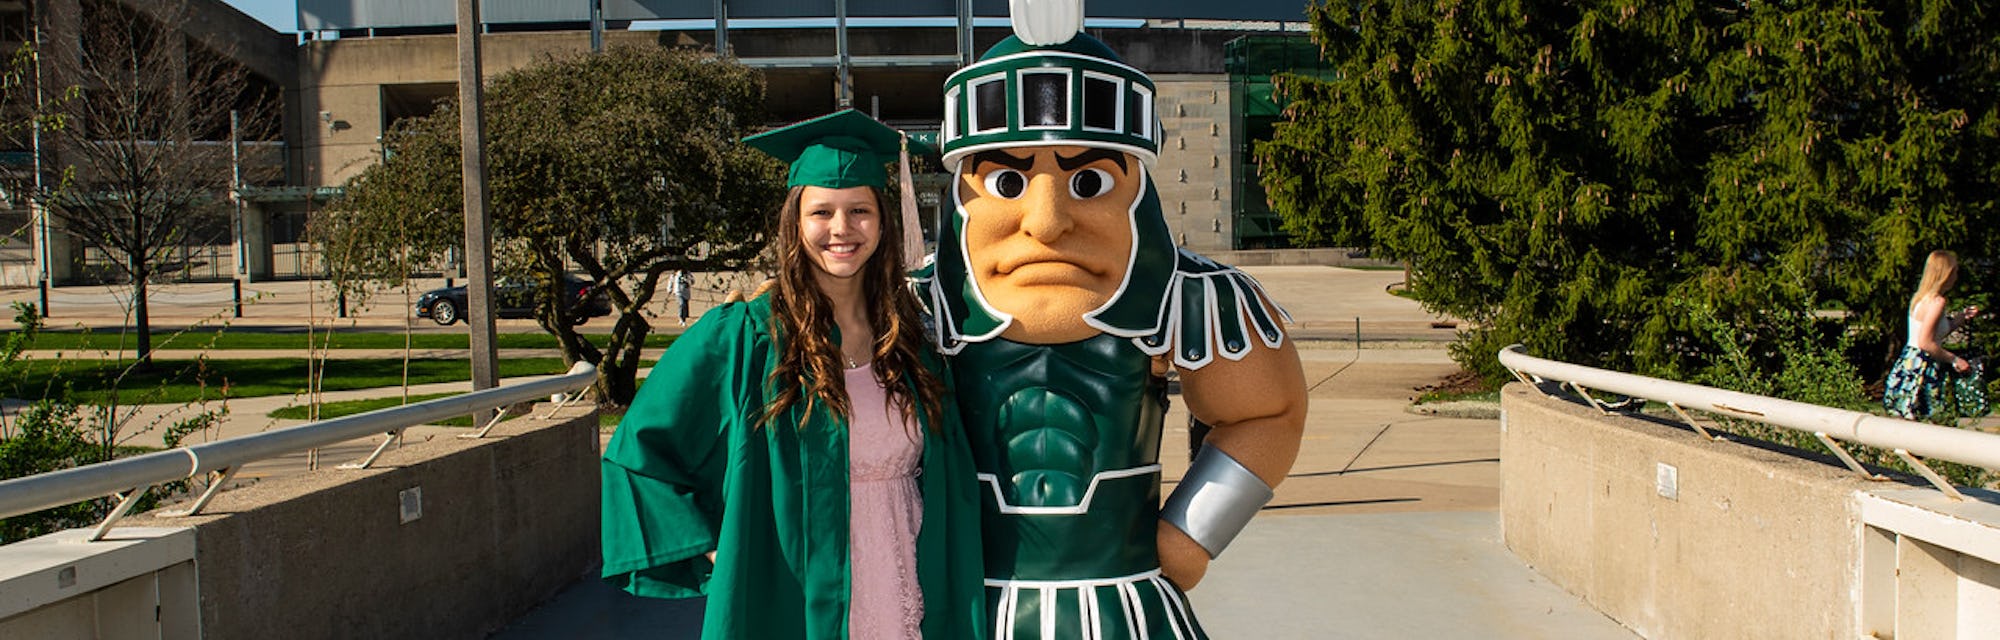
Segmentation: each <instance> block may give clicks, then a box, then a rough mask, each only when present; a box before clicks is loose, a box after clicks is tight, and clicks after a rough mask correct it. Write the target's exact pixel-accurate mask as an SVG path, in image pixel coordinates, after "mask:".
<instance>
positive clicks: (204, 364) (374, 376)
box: [5, 358, 569, 404]
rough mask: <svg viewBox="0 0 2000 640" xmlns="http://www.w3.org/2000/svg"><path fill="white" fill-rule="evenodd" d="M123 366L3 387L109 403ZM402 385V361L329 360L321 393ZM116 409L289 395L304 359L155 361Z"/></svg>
mask: <svg viewBox="0 0 2000 640" xmlns="http://www.w3.org/2000/svg"><path fill="white" fill-rule="evenodd" d="M126 365H127V363H120V362H109V361H102V360H24V361H21V362H20V363H18V365H17V366H18V367H19V369H18V370H17V371H18V375H20V376H21V377H20V378H17V379H15V380H10V381H7V382H6V385H5V386H6V388H5V391H6V395H8V396H10V397H16V398H40V397H44V395H45V394H44V393H43V390H44V389H45V388H46V387H48V386H53V385H57V384H69V385H71V388H72V390H73V391H75V393H76V396H75V399H76V401H77V402H78V403H82V404H105V403H109V402H110V401H111V392H110V389H111V388H112V387H113V386H114V383H115V378H116V376H117V375H118V373H119V372H120V371H122V370H123V368H124V367H125V366H126ZM499 365H500V377H503V378H506V377H513V376H528V375H541V374H551V373H562V372H564V371H567V370H568V369H569V367H567V366H564V365H563V362H562V358H514V359H502V360H501V361H500V363H499ZM471 378H472V371H471V368H470V366H469V365H468V364H467V363H466V361H465V360H457V359H449V360H447V359H429V360H411V361H410V384H426V383H432V382H455V381H459V380H469V379H471ZM402 383H403V361H402V359H400V358H396V359H382V360H332V361H329V362H328V365H327V370H326V375H325V377H324V380H323V382H322V384H321V386H320V388H321V389H322V390H325V391H341V390H347V389H373V388H377V387H395V386H400V385H401V384H402ZM116 386H117V387H118V388H119V389H120V390H121V391H120V392H119V394H118V401H119V403H120V404H133V403H142V404H156V403H181V402H190V401H194V400H199V399H219V398H221V397H222V395H223V389H224V388H225V387H226V388H227V389H228V395H229V397H231V398H250V397H256V396H272V395H291V394H294V393H299V392H302V391H303V390H304V389H305V388H306V360H305V359H304V358H270V359H257V360H208V361H199V360H157V361H155V364H154V366H153V368H152V369H151V370H150V371H145V372H134V373H133V374H131V375H130V376H128V377H126V378H125V380H124V381H123V383H122V384H116Z"/></svg>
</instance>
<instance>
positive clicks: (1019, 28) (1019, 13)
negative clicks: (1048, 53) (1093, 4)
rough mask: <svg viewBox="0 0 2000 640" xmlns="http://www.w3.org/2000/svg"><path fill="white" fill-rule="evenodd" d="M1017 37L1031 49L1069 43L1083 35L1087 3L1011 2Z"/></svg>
mask: <svg viewBox="0 0 2000 640" xmlns="http://www.w3.org/2000/svg"><path fill="white" fill-rule="evenodd" d="M1007 13H1008V16H1009V18H1010V19H1011V20H1012V22H1013V23H1014V35H1016V36H1019V37H1020V38H1021V42H1025V43H1027V44H1029V45H1030V46H1037V47H1043V46H1048V45H1055V44H1062V43H1065V42H1069V39H1070V38H1074V37H1076V34H1078V33H1080V32H1082V31H1083V0H1007Z"/></svg>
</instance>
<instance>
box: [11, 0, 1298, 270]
mask: <svg viewBox="0 0 2000 640" xmlns="http://www.w3.org/2000/svg"><path fill="white" fill-rule="evenodd" d="M94 1H98V2H122V3H134V4H137V3H136V2H135V0H94ZM847 2H849V3H852V4H854V5H855V6H854V9H855V10H856V11H855V15H858V16H863V17H860V18H855V19H853V20H852V21H830V20H827V19H825V18H826V16H825V15H824V14H827V13H829V11H830V9H831V8H833V5H832V4H829V5H828V6H827V7H819V6H813V7H802V6H794V5H799V4H801V3H797V2H788V1H779V0H764V1H762V2H752V1H751V0H734V1H724V0H718V1H716V2H714V3H684V2H683V3H659V2H651V1H650V0H614V1H607V2H605V3H604V9H605V14H603V15H602V16H601V18H602V19H601V20H599V21H597V22H596V23H597V24H598V25H599V27H598V28H597V29H593V28H592V21H590V20H588V12H587V9H586V10H585V13H584V14H582V15H584V16H585V19H584V20H577V19H576V18H577V17H578V14H577V12H576V10H575V9H574V8H570V7H567V6H565V7H547V6H545V5H547V4H548V3H517V2H496V1H489V2H486V3H485V7H486V9H485V10H484V11H485V12H486V17H487V18H488V23H487V25H486V29H485V33H484V35H483V42H482V47H483V49H484V52H485V53H484V56H485V60H484V66H485V70H486V73H487V76H488V77H489V78H490V77H492V76H494V75H497V74H501V73H505V72H507V71H509V70H513V69H518V68H521V67H524V66H527V65H530V64H534V63H536V62H539V61H543V60H547V59H549V58H551V57H560V56H567V55H582V54H585V53H587V52H588V51H590V50H591V48H592V46H593V42H594V41H595V42H599V43H601V46H605V47H616V46H642V47H688V48H697V49H702V50H707V51H717V50H718V49H719V50H721V51H724V52H726V53H727V54H728V55H731V56H733V57H735V58H736V59H738V60H740V61H742V62H744V63H745V64H748V65H750V66H752V67H755V68H758V69H759V70H761V72H762V73H763V74H764V77H765V81H766V85H767V92H766V95H767V105H766V112H767V114H769V117H770V118H771V120H772V121H773V122H771V124H781V123H785V122H790V121H796V120H799V119H804V118H808V117H811V116H815V115H819V114H822V113H826V112H829V111H832V110H834V109H837V108H840V107H843V106H853V107H855V108H857V109H861V110H863V111H865V112H870V113H873V114H875V115H876V116H877V117H879V118H881V119H882V120H884V121H886V122H889V123H890V124H892V125H895V126H897V127H899V128H903V129H906V130H912V131H925V130H929V131H935V130H936V129H937V127H938V126H939V124H940V123H941V122H942V120H943V104H942V97H941V93H940V88H941V86H942V85H943V83H944V79H945V77H946V76H948V75H950V74H951V73H952V72H953V71H955V70H957V69H958V68H959V67H960V66H962V65H963V64H965V63H967V62H969V61H970V60H972V59H973V58H974V57H975V56H976V55H977V53H978V52H982V51H984V50H985V49H986V48H988V47H990V46H991V45H992V44H994V43H996V42H998V41H1000V40H1001V39H1003V38H1005V37H1006V36H1007V35H1009V33H1010V30H1009V29H1008V28H1007V27H1005V26H1004V24H1005V21H1004V18H1001V17H996V16H1004V15H1005V6H1004V3H997V2H988V1H986V0H980V1H979V2H971V1H970V0H943V1H942V2H940V1H938V0H930V1H929V2H918V3H915V4H910V3H902V4H904V5H908V6H907V8H906V9H905V10H907V11H909V12H910V13H907V14H902V15H922V14H923V12H925V11H935V10H936V9H938V8H939V7H931V6H929V5H932V4H936V5H939V6H940V7H943V12H944V13H946V14H949V13H951V10H952V9H951V7H952V5H953V4H954V3H956V4H958V5H959V7H958V8H959V9H961V10H962V11H961V12H960V13H959V15H957V16H956V17H951V16H947V17H944V18H907V17H904V18H881V17H875V18H867V17H866V16H870V15H875V16H881V15H894V14H891V13H888V12H891V11H893V10H895V7H896V5H892V4H884V3H870V2H868V1H867V0H847ZM45 3H48V4H52V5H59V4H61V3H49V2H47V0H27V1H26V2H24V3H19V4H25V5H26V6H27V8H26V9H24V11H26V13H27V21H28V22H31V23H32V22H34V21H36V20H40V21H41V22H40V24H42V26H43V29H44V31H45V33H44V36H43V37H44V39H45V40H46V41H64V42H73V41H80V40H81V38H77V37H70V36H68V35H65V34H64V32H63V25H62V24H61V23H60V22H59V21H57V20H51V19H50V17H51V16H52V15H57V14H60V11H54V12H46V11H45V12H36V11H34V6H36V5H40V4H45ZM194 4H195V5H196V6H197V8H198V9H197V16H198V18H197V20H196V21H195V22H194V26H193V27H191V28H190V31H191V32H192V31H193V30H195V29H202V30H204V31H205V32H217V31H218V30H221V31H223V32H234V33H237V34H239V35H238V36H236V37H238V38H240V39H242V40H244V41H245V42H255V43H258V44H257V45H256V46H253V47H242V48H239V51H240V53H239V57H240V58H241V60H242V63H243V64H245V65H247V66H251V67H253V68H255V69H259V70H260V73H262V72H263V71H262V70H266V69H270V70H278V71H276V72H271V73H265V75H270V76H273V77H271V78H270V79H269V81H270V82H272V83H273V84H276V85H279V86H281V87H283V89H284V91H283V96H284V100H285V103H286V104H285V109H284V113H285V114H286V123H285V125H284V128H283V129H284V140H283V142H284V145H285V149H286V152H285V154H284V158H285V164H286V171H284V174H285V175H286V180H285V186H273V187H266V188H261V189H255V190H252V192H251V193H249V197H248V198H246V200H247V201H248V203H247V209H248V213H247V214H246V216H245V219H246V222H245V224H243V225H241V226H242V227H243V228H244V229H245V231H244V233H243V236H244V237H242V238H241V239H240V243H241V244H243V245H244V247H245V248H244V249H243V250H242V251H240V252H239V253H238V254H237V255H239V256H241V257H238V258H234V260H238V261H241V262H242V264H240V265H238V266H237V267H236V268H235V269H228V270H225V269H214V270H212V271H211V273H210V277H213V276H214V275H215V274H220V273H227V272H230V271H233V272H235V273H237V274H238V276H237V277H241V278H244V279H248V280H262V279H270V278H287V277H312V276H313V275H315V272H314V268H313V266H312V264H313V262H314V260H313V255H312V251H311V249H310V247H309V246H308V245H307V244H306V243H305V238H304V232H305V220H306V216H307V212H308V211H309V210H310V208H311V207H313V206H315V204H316V203H320V202H323V201H324V199H325V198H326V197H328V196H329V195H330V194H332V193H336V192H337V188H338V187H339V185H341V184H342V183H344V182H345V181H346V180H348V179H349V178H352V177H353V176H355V175H357V174H358V173H360V172H361V171H362V170H363V169H365V168H366V167H368V166H370V165H371V164H373V163H374V162H376V161H378V160H379V158H380V157H381V147H380V137H381V135H382V134H383V132H384V131H386V130H388V129H389V128H390V127H393V126H394V125H395V123H396V122H397V121H399V120H401V119H404V118H410V117H417V116H421V115H424V114H427V113H429V112H431V111H432V110H433V109H434V108H435V107H434V105H435V103H436V101H437V100H440V99H445V98H450V97H454V96H456V94H457V77H458V76H457V65H458V60H457V45H456V35H455V34H454V31H455V29H454V28H453V27H452V26H451V25H449V24H441V23H440V21H441V20H443V19H449V17H450V14H449V13H448V12H445V13H439V12H438V11H437V10H436V8H435V7H432V8H429V9H423V10H422V11H419V10H418V9H417V8H412V7H414V6H415V5H411V6H409V7H406V6H404V3H400V2H388V1H386V0H383V1H380V2H378V1H375V0H301V2H300V13H299V24H300V27H301V29H302V31H301V34H300V35H298V36H291V35H289V34H281V33H278V32H276V31H273V30H270V29H268V28H266V27H264V26H263V25H261V24H258V23H256V22H255V21H254V20H249V19H248V18H247V17H245V16H243V15H242V14H241V13H238V12H236V11H235V10H234V9H232V8H229V7H228V6H227V5H224V4H222V3H221V2H219V1H218V0H195V2H194ZM434 4H440V5H441V4H443V3H434ZM576 4H579V5H581V4H584V3H576ZM1217 4H1220V3H1192V2H1179V3H1168V4H1167V5H1157V6H1156V5H1150V4H1146V3H1131V2H1125V3H1122V4H1121V3H1120V2H1098V3H1092V5H1091V6H1090V10H1091V15H1092V16H1093V18H1092V19H1093V25H1095V26H1093V27H1092V28H1091V29H1090V31H1091V32H1092V33H1093V34H1094V35H1096V36H1097V37H1099V38H1100V39H1103V40H1104V41H1105V42H1107V43H1108V44H1109V45H1110V46H1111V47H1112V49H1113V50H1115V51H1118V52H1119V53H1120V54H1121V55H1123V56H1124V57H1125V59H1126V62H1127V63H1129V64H1131V65H1132V66H1134V67H1137V68H1139V69H1141V70H1143V71H1146V72H1147V73H1149V74H1150V75H1152V77H1153V78H1154V80H1155V81H1156V82H1157V83H1158V87H1159V110H1158V113H1159V116H1160V119H1161V121H1162V125H1163V129H1164V131H1165V138H1164V139H1163V140H1162V153H1161V157H1160V162H1159V164H1158V165H1157V167H1156V168H1155V171H1156V180H1157V184H1158V185H1159V189H1160V195H1161V198H1162V201H1163V202H1164V203H1165V205H1166V215H1167V218H1168V222H1169V224H1170V225H1171V226H1172V228H1173V232H1174V235H1175V238H1176V240H1178V241H1180V242H1181V243H1182V244H1183V245H1185V246H1188V247H1190V248H1192V249H1195V250H1197V251H1204V252H1216V251H1224V250H1229V249H1237V248H1244V247H1243V246H1242V245H1243V243H1242V242H1241V241H1240V238H1239V237H1238V236H1239V234H1238V233H1237V226H1238V219H1239V217H1240V211H1241V204H1240V203H1238V202H1237V200H1239V197H1238V193H1237V191H1238V188H1237V187H1236V185H1239V184H1242V182H1243V179H1244V178H1245V177H1248V178H1250V179H1251V180H1252V181H1254V176H1243V175H1239V174H1240V173H1242V172H1243V171H1245V169H1244V168H1245V167H1247V166H1250V163H1249V160H1248V158H1246V157H1244V156H1245V154H1244V153H1243V152H1242V150H1243V147H1244V145H1243V144H1242V141H1241V140H1238V139H1237V136H1235V134H1236V133H1237V132H1236V131H1233V127H1234V126H1235V123H1236V122H1238V121H1239V120H1238V119H1233V118H1232V106H1233V105H1232V92H1231V90H1230V83H1231V78H1230V75H1229V73H1228V71H1227V70H1226V68H1225V60H1224V57H1225V56H1224V47H1225V45H1226V43H1228V42H1229V41H1231V40H1233V39H1236V38H1239V37H1242V36H1270V35H1274V34H1286V35H1290V36H1293V37H1301V38H1302V37H1303V35H1304V34H1303V33H1301V32H1300V31H1301V29H1302V25H1301V24H1300V23H1298V22H1296V21H1297V20H1301V19H1303V8H1302V6H1301V7H1298V8H1296V9H1291V11H1295V12H1296V13H1297V14H1298V15H1295V16H1292V17H1291V20H1292V21H1289V22H1287V21H1282V18H1283V17H1284V16H1286V15H1288V14H1287V13H1286V11H1287V10H1288V9H1286V8H1285V7H1286V6H1288V3H1274V2H1268V1H1263V0H1250V1H1248V2H1244V3H1229V4H1228V5H1223V6H1209V5H1217ZM655 5H657V6H655ZM692 5H701V6H699V7H694V6H692ZM1097 5H1105V6H1106V7H1107V8H1106V9H1105V10H1106V11H1109V12H1110V14H1109V15H1110V16H1112V17H1111V18H1108V19H1099V18H1098V16H1100V15H1103V14H1102V13H1101V12H1100V9H1099V7H1098V6H1097ZM1180 5H1185V6H1180ZM1149 8H1151V9H1161V10H1166V9H1173V10H1177V11H1178V12H1179V13H1181V14H1183V15H1185V16H1187V17H1188V18H1194V19H1192V20H1191V19H1181V18H1175V19H1160V18H1152V19H1136V18H1117V17H1116V16H1117V15H1118V13H1119V12H1124V13H1125V14H1128V15H1130V14H1133V13H1136V12H1139V11H1144V10H1148V9H1149ZM714 9H720V10H721V11H720V13H722V14H724V15H727V16H730V18H729V19H728V20H726V21H722V22H720V23H718V22H717V21H715V20H713V18H712V17H711V16H712V15H713V14H714V13H716V11H715V10H714ZM425 12H428V13H425ZM674 12H679V13H674ZM37 13H40V14H41V15H39V16H37V15H36V14H37ZM743 15H751V16H757V17H756V18H754V19H744V18H739V17H738V16H743ZM933 15H935V13H933ZM1273 16H1276V17H1278V18H1280V20H1270V19H1268V18H1271V17H1273ZM640 17H654V18H679V19H677V20H671V21H669V22H664V23H662V22H651V23H648V22H643V21H637V20H635V18H640ZM0 18H5V16H4V15H0ZM1251 20H1261V21H1251ZM51 34H53V37H51ZM191 35H193V34H191ZM286 38H292V40H291V42H293V43H294V45H293V46H289V47H287V46H265V43H270V42H281V43H282V42H283V41H284V40H285V39H286ZM1239 93H1240V92H1239ZM944 180H945V177H944V176H942V175H933V176H927V177H925V178H924V179H923V180H922V181H920V183H919V184H920V185H923V184H930V185H942V184H943V183H944ZM933 191H938V190H936V189H934V190H933ZM920 197H921V198H922V200H923V202H924V203H925V205H926V208H927V209H929V210H930V212H931V213H933V214H935V213H936V212H937V200H938V196H937V194H936V193H932V194H927V195H923V196H920ZM56 235H60V234H56ZM71 244H72V245H73V244H74V243H71ZM64 250H65V251H67V252H68V254H72V255H70V258H71V259H69V260H67V261H65V260H63V259H62V258H60V257H59V258H58V259H57V260H56V261H57V262H58V263H65V262H66V263H67V264H58V265H55V268H54V269H52V271H54V272H56V273H55V275H56V277H55V280H56V282H57V283H63V282H66V281H76V280H78V279H80V276H81V275H82V274H79V273H78V271H79V269H77V268H76V266H77V265H79V264H80V263H81V262H82V261H81V260H79V259H76V258H77V256H75V255H73V254H78V253H80V250H79V249H77V248H76V247H74V246H70V247H66V248H64ZM217 259H218V260H228V259H231V258H230V257H229V256H220V255H218V256H217ZM0 260H4V258H0ZM65 267H69V268H65ZM194 277H195V278H197V279H199V278H201V277H202V274H195V276H194ZM219 279H228V278H227V277H222V278H219ZM4 284H9V282H0V285H4ZM12 284H20V283H12Z"/></svg>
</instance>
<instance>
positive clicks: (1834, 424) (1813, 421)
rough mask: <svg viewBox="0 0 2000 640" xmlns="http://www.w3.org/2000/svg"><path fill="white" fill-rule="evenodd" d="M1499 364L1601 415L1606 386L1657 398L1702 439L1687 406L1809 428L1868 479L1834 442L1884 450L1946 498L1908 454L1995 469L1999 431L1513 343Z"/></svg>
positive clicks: (1949, 490)
mask: <svg viewBox="0 0 2000 640" xmlns="http://www.w3.org/2000/svg"><path fill="white" fill-rule="evenodd" d="M1500 364H1501V365H1503V366H1506V367H1507V369H1508V370H1509V371H1512V372H1514V375H1515V377H1517V378H1520V380H1521V381H1522V382H1526V383H1528V384H1529V386H1531V387H1534V388H1535V389H1536V390H1537V391H1540V390H1541V387H1540V386H1539V385H1537V384H1535V383H1537V382H1540V381H1555V382H1560V383H1562V384H1564V385H1566V386H1568V387H1570V388H1571V389H1574V390H1575V391H1576V392H1577V394H1578V395H1580V396H1582V397H1583V398H1584V400H1585V401H1586V402H1589V403H1590V404H1591V406H1593V407H1595V408H1597V409H1598V410H1599V411H1604V412H1607V413H1609V412H1610V409H1609V408H1608V407H1607V405H1605V404H1604V403H1602V402H1599V401H1598V400H1597V399H1596V398H1595V397H1593V396H1591V395H1590V392H1591V391H1593V390H1595V391H1608V392H1611V393H1616V394H1620V395H1625V396H1630V397H1634V398H1643V399H1647V400H1653V401H1658V402H1662V403H1665V404H1666V405H1667V407H1669V408H1671V409H1673V411H1674V413H1675V414H1676V415H1679V416H1680V418H1681V419H1682V420H1685V421H1687V423H1688V424H1689V425H1690V426H1692V427H1694V429H1695V431H1697V432H1699V433H1701V434H1702V435H1703V436H1709V433H1708V430H1707V429H1706V428H1704V427H1702V425H1701V424H1700V423H1698V422H1696V421H1695V420H1694V418H1693V417H1692V416H1689V415H1688V413H1687V410H1689V409H1693V410H1697V411H1703V412H1707V413H1712V414H1715V415H1719V416H1726V417H1730V418H1736V419H1739V420H1749V421H1752V422H1758V423H1762V424H1767V425H1771V426H1774V427H1779V428H1783V429H1790V430H1793V431H1802V432H1805V433H1810V434H1812V435H1813V436H1814V437H1815V438H1817V439H1818V440H1819V441H1820V443H1821V444H1824V445H1826V447H1827V448H1828V449H1830V450H1832V451H1833V453H1834V455H1836V456H1839V457H1840V459H1841V461H1842V462H1843V463H1846V464H1847V466H1848V468H1849V469H1852V470H1854V471H1855V472H1856V473H1859V474H1861V475H1863V476H1866V477H1873V474H1872V473H1871V472H1869V471H1868V470H1867V469H1866V468H1864V467H1863V466H1862V465H1861V463H1860V462H1857V461H1856V460H1855V459H1854V457H1853V456H1852V455H1849V454H1848V453H1847V451H1846V449H1844V448H1842V447H1841V446H1840V443H1842V442H1851V443H1856V444H1864V445H1868V446H1872V447H1877V448H1880V449H1887V450H1889V451H1892V452H1894V453H1895V454H1896V456H1897V457H1899V458H1901V459H1902V460H1903V462H1905V463H1907V464H1909V465H1910V468H1911V469H1915V470H1916V471H1917V473H1919V474H1921V475H1923V476H1924V478H1925V479H1927V480H1929V481H1930V482H1931V484H1932V485H1935V486H1936V487H1937V488H1938V490H1939V491H1943V492H1944V493H1945V494H1946V495H1949V496H1951V497H1952V498H1954V499H1963V498H1964V496H1963V495H1961V494H1960V493H1959V492H1958V490H1957V489H1956V488H1953V487H1952V486H1951V483H1949V482H1945V480H1944V479H1943V478H1941V477H1939V476H1938V475H1937V473H1936V472H1934V471H1932V470H1931V468H1930V466H1929V465H1926V464H1924V463H1923V461H1922V460H1919V459H1917V457H1916V456H1922V457H1925V458H1938V459H1942V460H1950V461H1953V462H1960V463H1964V464H1969V465H1973V466H1978V467H1985V468H1987V469H1994V470H2000V434H1992V433H1985V432H1981V431H1973V430H1969V429H1958V428H1953V427H1947V426H1942V425H1935V424H1930V423H1926V422H1915V421H1911V420H1903V419H1900V418H1890V417H1885V416H1878V415H1874V414H1869V413H1862V412H1859V411H1849V410H1846V409H1835V408H1833V407H1823V406H1820V405H1815V404H1807V403H1804V402H1795V401H1791V400H1783V399H1779V398H1771V397H1766V396H1760V395H1755V394H1749V393H1742V392H1738V391H1729V390H1725V389H1716V388H1714V387H1704V386H1701V385H1697V384H1688V383H1685V382H1674V381H1672V380H1661V379H1659V378H1648V377H1645V376H1640V375H1633V374H1629V373H1620V372H1617V371H1608V370H1605V369H1597V368H1592V367H1586V366H1583V365H1577V364H1570V363H1567V362H1557V361H1555V360H1545V359H1542V358H1537V357H1534V356H1531V355H1528V353H1527V349H1526V348H1525V347H1523V346H1521V345H1518V344H1517V345H1514V346H1511V347H1507V348H1505V349H1501V350H1500ZM1710 437H1712V436H1710Z"/></svg>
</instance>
